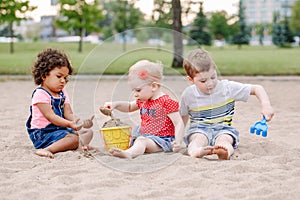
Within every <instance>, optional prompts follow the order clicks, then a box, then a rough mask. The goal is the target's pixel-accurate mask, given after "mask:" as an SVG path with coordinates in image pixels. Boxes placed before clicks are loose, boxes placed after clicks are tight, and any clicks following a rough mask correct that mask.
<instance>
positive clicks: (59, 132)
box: [26, 87, 74, 149]
mask: <svg viewBox="0 0 300 200" xmlns="http://www.w3.org/2000/svg"><path fill="white" fill-rule="evenodd" d="M36 90H44V91H46V92H47V93H48V94H49V95H50V97H51V106H52V109H53V111H54V113H55V114H56V115H58V116H60V117H62V118H64V103H65V99H66V97H65V96H64V93H63V92H62V91H60V92H59V94H60V96H61V97H60V98H54V97H53V96H52V95H51V94H50V93H49V92H48V91H47V90H45V89H44V88H42V87H38V88H36V89H35V90H34V91H33V93H32V96H31V98H32V97H33V95H34V93H35V92H36ZM31 119H32V105H30V116H29V118H28V120H27V122H26V128H27V132H28V134H29V137H30V139H31V141H32V143H33V145H34V148H36V149H40V148H46V147H48V146H49V145H51V144H53V143H54V142H56V141H58V140H60V139H62V138H64V137H65V136H66V135H67V133H74V131H73V129H71V128H66V127H62V126H56V125H54V124H49V125H48V126H46V127H45V128H41V129H34V128H31Z"/></svg>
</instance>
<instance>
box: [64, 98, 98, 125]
mask: <svg viewBox="0 0 300 200" xmlns="http://www.w3.org/2000/svg"><path fill="white" fill-rule="evenodd" d="M64 106H65V107H64V117H65V119H67V120H70V121H76V122H77V123H78V124H82V127H83V128H91V127H92V126H93V119H94V117H95V116H94V115H93V116H92V117H90V118H89V119H85V120H81V119H80V118H79V117H78V116H76V115H74V113H73V111H72V108H71V106H70V104H68V103H66V104H65V105H64Z"/></svg>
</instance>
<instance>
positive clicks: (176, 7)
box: [172, 0, 183, 68]
mask: <svg viewBox="0 0 300 200" xmlns="http://www.w3.org/2000/svg"><path fill="white" fill-rule="evenodd" d="M172 9H173V50H174V51H173V62H172V66H173V67H177V68H179V67H182V63H183V58H182V54H183V44H182V22H181V4H180V0H172Z"/></svg>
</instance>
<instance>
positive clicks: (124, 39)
mask: <svg viewBox="0 0 300 200" xmlns="http://www.w3.org/2000/svg"><path fill="white" fill-rule="evenodd" d="M126 31H127V30H125V31H123V32H122V38H123V52H125V51H126V44H127V40H126Z"/></svg>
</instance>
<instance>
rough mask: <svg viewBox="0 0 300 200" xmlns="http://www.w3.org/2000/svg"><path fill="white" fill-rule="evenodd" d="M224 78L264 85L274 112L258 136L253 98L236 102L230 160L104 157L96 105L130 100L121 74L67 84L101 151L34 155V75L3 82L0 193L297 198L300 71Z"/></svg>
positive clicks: (171, 84)
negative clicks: (235, 142) (29, 123)
mask: <svg viewBox="0 0 300 200" xmlns="http://www.w3.org/2000/svg"><path fill="white" fill-rule="evenodd" d="M223 78H224V77H223ZM226 78H229V79H230V80H236V81H241V82H248V83H258V84H261V85H263V86H264V87H265V88H266V90H267V92H268V93H269V95H270V98H271V102H272V104H273V106H274V109H275V112H276V115H275V117H274V119H273V120H272V122H270V123H269V132H268V137H266V138H263V137H261V136H256V135H252V134H249V127H250V126H251V125H252V124H253V123H254V122H255V121H257V120H259V119H260V105H259V103H258V101H257V99H256V98H255V97H251V98H250V99H249V101H248V102H247V103H241V102H238V103H237V104H236V114H235V117H234V121H233V126H234V127H236V128H237V129H239V131H240V145H239V148H238V149H237V150H236V151H235V153H234V155H233V156H232V158H231V160H229V161H218V160H216V159H215V158H214V157H208V158H202V159H193V158H190V157H188V156H184V155H182V154H180V153H177V154H173V153H156V154H147V155H143V156H140V157H138V158H136V159H133V160H126V159H119V158H114V157H110V156H108V155H107V154H106V153H105V151H104V150H105V148H104V145H103V141H102V136H101V134H100V132H99V129H100V127H101V126H102V125H103V123H104V122H105V121H107V120H108V119H109V118H108V117H106V116H104V115H102V114H101V113H100V112H99V111H98V107H99V106H100V105H103V103H104V102H105V101H109V100H128V99H131V98H132V96H130V94H131V91H130V89H129V88H128V86H127V84H126V80H124V79H123V78H122V77H105V78H103V77H102V78H100V79H98V78H97V77H91V78H87V77H85V78H78V77H77V78H76V77H74V79H73V80H72V81H71V82H70V84H68V86H67V90H68V92H69V94H70V97H71V99H72V106H73V110H74V112H75V113H76V114H77V115H79V116H80V117H82V118H86V117H89V116H91V115H93V114H95V116H96V118H95V120H94V122H95V123H94V127H93V129H94V138H93V140H92V145H94V146H97V147H99V148H100V149H102V150H103V152H102V153H96V152H91V154H90V156H87V155H85V154H83V153H82V152H80V151H67V152H62V153H57V154H55V158H54V159H48V158H43V157H39V156H37V155H35V154H34V148H33V146H32V143H31V141H30V139H29V137H28V135H27V132H26V130H25V122H26V119H27V117H28V114H29V104H30V97H31V93H32V91H33V89H34V88H35V86H34V84H33V81H32V80H28V78H27V79H26V78H25V80H12V79H11V78H8V80H5V81H1V82H0V91H1V98H0V105H1V107H0V136H1V137H0V159H1V162H0V180H1V184H0V199H64V200H66V199H137V200H138V199H255V200H256V199H299V197H300V160H299V158H300V145H299V143H300V133H299V130H300V123H299V119H300V118H299V116H300V113H299V111H300V104H299V102H300V101H299V100H300V93H299V91H300V77H226ZM2 79H5V77H4V78H3V77H2ZM187 85H188V83H187V81H186V80H185V79H184V78H183V77H167V78H166V79H165V81H164V89H165V91H166V92H168V93H170V94H171V96H173V97H174V98H177V99H179V97H180V93H181V92H182V90H183V89H184V88H185V87H186V86H187ZM114 114H115V116H116V117H118V118H120V119H121V120H122V121H124V122H126V123H128V124H130V125H132V126H134V125H136V124H137V123H138V122H139V121H138V113H131V114H130V115H128V114H124V113H118V112H115V113H114Z"/></svg>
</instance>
